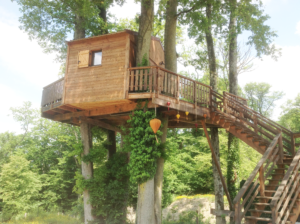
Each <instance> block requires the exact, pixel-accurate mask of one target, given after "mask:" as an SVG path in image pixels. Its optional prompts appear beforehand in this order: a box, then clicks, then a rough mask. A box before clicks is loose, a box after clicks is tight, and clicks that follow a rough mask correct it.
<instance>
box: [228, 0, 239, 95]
mask: <svg viewBox="0 0 300 224" xmlns="http://www.w3.org/2000/svg"><path fill="white" fill-rule="evenodd" d="M230 2H231V13H230V23H229V61H228V63H229V92H230V93H233V94H235V95H238V74H237V35H238V34H237V30H236V12H235V11H236V0H231V1H230Z"/></svg>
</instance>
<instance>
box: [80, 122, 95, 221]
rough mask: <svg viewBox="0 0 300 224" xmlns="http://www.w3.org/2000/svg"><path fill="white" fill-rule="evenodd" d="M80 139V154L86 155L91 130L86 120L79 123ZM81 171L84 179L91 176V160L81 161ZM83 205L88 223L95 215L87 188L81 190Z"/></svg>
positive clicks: (90, 138)
mask: <svg viewBox="0 0 300 224" xmlns="http://www.w3.org/2000/svg"><path fill="white" fill-rule="evenodd" d="M80 133H81V141H82V145H83V153H82V156H85V155H88V154H89V153H90V149H91V148H92V147H93V146H92V132H91V125H90V124H88V123H87V122H81V124H80ZM81 172H82V176H83V178H84V179H85V180H87V179H91V178H92V176H93V164H92V162H84V161H82V162H81ZM83 206H84V223H85V224H88V223H89V222H90V221H93V220H94V219H95V217H94V216H93V215H92V205H91V203H90V193H89V191H88V190H87V189H84V190H83Z"/></svg>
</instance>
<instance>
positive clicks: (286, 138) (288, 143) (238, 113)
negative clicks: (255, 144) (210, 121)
mask: <svg viewBox="0 0 300 224" xmlns="http://www.w3.org/2000/svg"><path fill="white" fill-rule="evenodd" d="M212 96H213V97H214V98H215V100H213V103H215V104H216V105H217V106H216V109H217V110H219V111H222V112H224V113H226V114H229V115H232V116H234V117H236V118H238V120H239V121H240V122H241V123H242V124H244V125H246V126H247V127H248V128H250V129H251V130H253V132H255V133H256V134H258V133H260V134H261V136H263V137H264V138H265V139H266V140H268V141H271V140H273V139H274V137H275V136H276V135H277V134H278V133H282V144H283V146H282V147H283V148H284V149H286V151H287V152H289V153H290V154H291V155H295V140H293V139H295V136H294V134H293V132H291V131H290V130H288V129H286V128H285V127H283V126H281V125H279V124H277V123H276V122H274V121H272V120H270V119H269V118H267V117H265V116H263V115H261V114H260V113H258V112H256V111H255V110H253V109H251V108H249V107H248V106H247V105H245V104H244V102H245V101H244V102H241V101H242V100H241V99H239V100H235V99H234V98H233V97H231V96H230V97H227V96H228V93H226V92H224V94H223V95H221V94H219V93H216V92H212Z"/></svg>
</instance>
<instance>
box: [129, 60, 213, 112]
mask: <svg viewBox="0 0 300 224" xmlns="http://www.w3.org/2000/svg"><path fill="white" fill-rule="evenodd" d="M210 91H211V87H210V86H208V85H205V84H203V83H200V82H197V81H195V80H193V79H190V78H188V77H185V76H182V75H179V74H176V73H174V72H171V71H169V70H166V69H164V68H161V67H157V66H147V67H134V68H129V69H128V92H129V93H142V92H150V93H157V94H162V95H166V96H170V97H174V98H176V99H178V100H184V101H188V102H190V103H194V104H195V105H198V106H201V107H209V105H210Z"/></svg>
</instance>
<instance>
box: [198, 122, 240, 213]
mask: <svg viewBox="0 0 300 224" xmlns="http://www.w3.org/2000/svg"><path fill="white" fill-rule="evenodd" d="M201 123H202V126H203V130H204V132H205V135H206V138H207V141H208V144H209V148H210V151H211V154H212V156H213V160H214V162H215V164H216V167H217V170H218V173H219V175H220V178H221V182H222V185H223V188H224V191H225V193H226V196H227V200H228V203H229V207H230V210H231V211H234V207H233V204H232V201H231V198H230V195H229V192H228V189H227V186H226V183H225V180H224V177H223V175H222V171H221V167H220V164H219V162H218V160H217V156H216V153H215V150H214V149H213V147H212V144H211V140H210V137H209V135H208V132H207V128H206V124H205V121H204V120H202V121H201Z"/></svg>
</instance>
